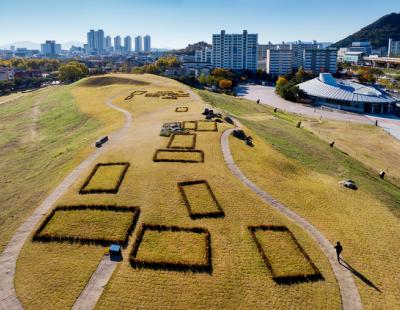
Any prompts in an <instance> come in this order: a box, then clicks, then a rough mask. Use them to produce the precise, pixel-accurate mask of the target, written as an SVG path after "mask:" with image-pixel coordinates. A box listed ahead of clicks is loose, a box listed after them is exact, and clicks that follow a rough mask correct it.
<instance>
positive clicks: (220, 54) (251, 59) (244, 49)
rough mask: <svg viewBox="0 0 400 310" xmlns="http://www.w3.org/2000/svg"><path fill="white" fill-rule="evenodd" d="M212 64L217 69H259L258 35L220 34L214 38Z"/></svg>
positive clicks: (223, 31)
mask: <svg viewBox="0 0 400 310" xmlns="http://www.w3.org/2000/svg"><path fill="white" fill-rule="evenodd" d="M212 45H213V48H212V64H213V66H214V67H216V68H226V69H233V70H242V69H249V70H256V69H257V46H258V34H248V33H247V30H243V33H242V34H227V33H225V30H222V31H221V33H220V34H213V36H212Z"/></svg>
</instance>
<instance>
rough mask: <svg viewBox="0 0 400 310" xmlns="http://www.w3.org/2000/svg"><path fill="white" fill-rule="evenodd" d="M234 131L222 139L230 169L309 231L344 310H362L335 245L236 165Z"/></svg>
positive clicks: (349, 276)
mask: <svg viewBox="0 0 400 310" xmlns="http://www.w3.org/2000/svg"><path fill="white" fill-rule="evenodd" d="M235 125H236V126H238V125H239V123H238V122H237V121H236V124H235ZM233 130H234V129H229V130H227V131H225V132H224V133H223V134H222V137H221V147H222V153H223V155H224V159H225V162H226V164H227V166H228V168H229V169H230V170H231V172H232V173H233V174H234V175H235V176H236V177H237V178H238V179H239V180H240V181H241V182H242V183H243V184H244V185H245V186H247V187H248V188H250V189H251V190H252V191H253V192H255V193H256V194H257V195H258V196H259V197H260V198H261V200H263V201H264V202H265V203H266V204H268V205H271V206H272V207H273V208H275V209H276V210H278V211H279V212H280V213H282V214H283V215H285V216H287V217H288V218H290V219H291V220H292V221H294V222H295V223H296V224H297V225H299V226H300V227H301V228H303V229H304V230H305V231H307V232H308V233H309V234H310V235H311V237H312V238H313V239H314V240H315V241H316V242H317V244H318V245H319V247H320V248H321V250H322V252H324V254H325V255H326V257H327V258H328V260H329V263H330V264H331V267H332V270H333V273H334V274H335V277H336V279H337V281H338V284H339V289H340V296H341V299H342V309H343V310H360V309H362V304H361V299H360V295H359V293H358V289H357V286H356V284H355V282H354V280H353V277H352V275H351V272H350V271H349V270H347V269H346V268H344V267H343V266H341V265H340V264H339V263H338V262H337V259H336V251H335V250H334V248H333V245H332V244H331V243H330V242H329V240H328V239H327V238H326V237H325V236H324V235H323V234H322V233H321V232H320V231H319V230H318V229H317V228H315V227H314V226H313V225H312V224H311V223H310V222H308V221H307V220H306V219H304V218H302V217H301V216H299V215H298V214H297V213H295V212H293V211H292V210H290V209H289V208H288V207H287V206H285V205H283V204H281V203H280V202H279V201H277V200H275V199H274V198H273V197H272V196H270V195H269V194H268V193H266V192H265V191H263V190H262V189H261V188H260V187H258V186H257V185H256V184H254V183H253V182H252V181H250V180H249V179H248V178H247V177H246V176H245V175H244V174H243V172H242V171H241V170H240V169H239V167H238V166H237V165H236V164H235V162H234V160H233V157H232V154H231V150H230V148H229V140H228V139H229V136H230V134H231V133H232V131H233Z"/></svg>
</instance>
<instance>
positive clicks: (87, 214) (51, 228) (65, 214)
mask: <svg viewBox="0 0 400 310" xmlns="http://www.w3.org/2000/svg"><path fill="white" fill-rule="evenodd" d="M132 217H133V214H132V213H131V212H115V211H102V210H57V211H56V212H55V213H54V215H53V217H52V218H51V220H50V221H49V222H48V223H47V225H46V226H45V228H44V229H43V230H42V231H41V233H40V235H53V236H61V237H78V238H84V239H111V240H121V241H123V240H125V235H126V233H127V231H128V229H129V226H130V224H131V221H132Z"/></svg>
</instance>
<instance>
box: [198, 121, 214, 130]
mask: <svg viewBox="0 0 400 310" xmlns="http://www.w3.org/2000/svg"><path fill="white" fill-rule="evenodd" d="M196 130H197V131H218V125H217V122H213V121H198V122H197V128H196Z"/></svg>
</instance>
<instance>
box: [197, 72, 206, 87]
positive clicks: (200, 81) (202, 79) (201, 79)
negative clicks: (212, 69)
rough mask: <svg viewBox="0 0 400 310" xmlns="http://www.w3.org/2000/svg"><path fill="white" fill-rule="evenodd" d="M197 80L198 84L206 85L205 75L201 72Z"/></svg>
mask: <svg viewBox="0 0 400 310" xmlns="http://www.w3.org/2000/svg"><path fill="white" fill-rule="evenodd" d="M198 81H199V83H200V84H202V85H206V84H207V77H206V76H205V75H204V74H203V73H202V74H201V75H200V76H199V78H198Z"/></svg>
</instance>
